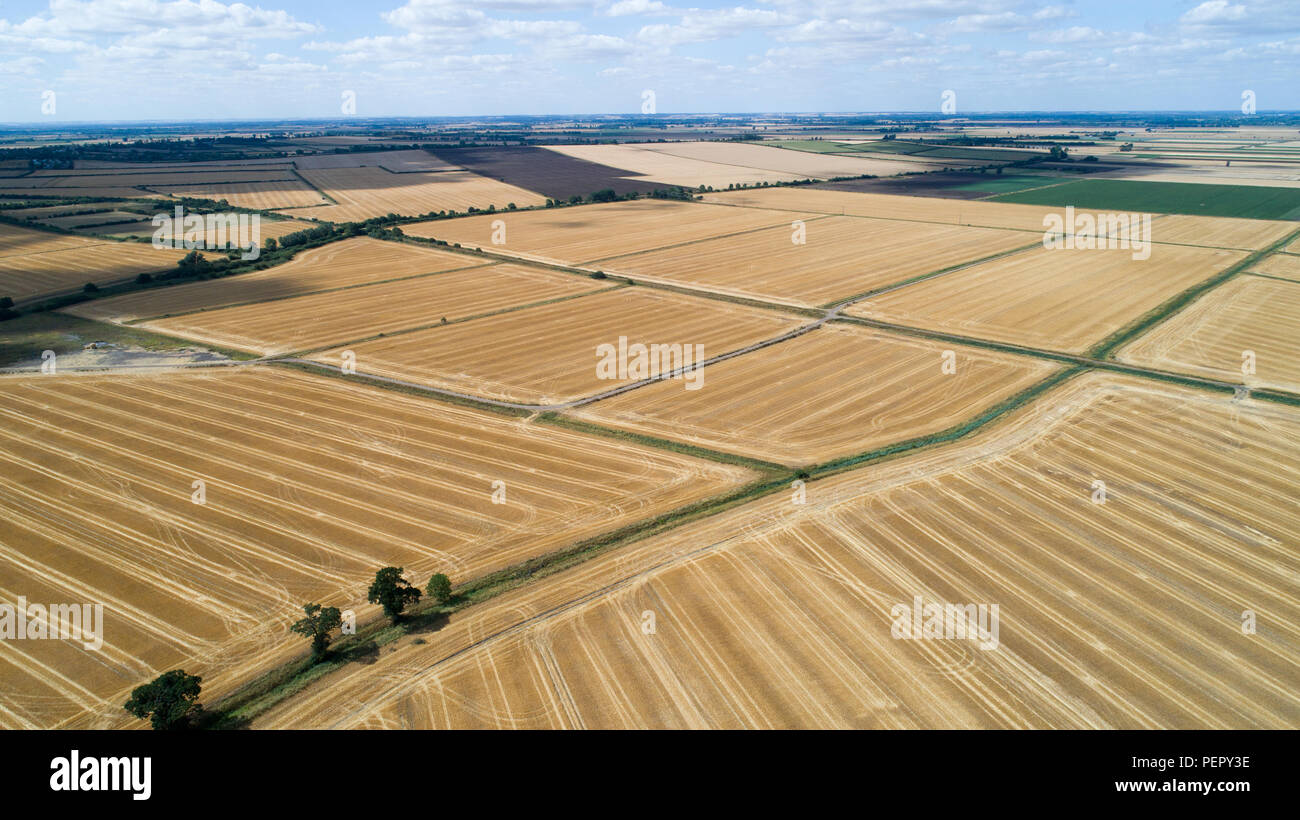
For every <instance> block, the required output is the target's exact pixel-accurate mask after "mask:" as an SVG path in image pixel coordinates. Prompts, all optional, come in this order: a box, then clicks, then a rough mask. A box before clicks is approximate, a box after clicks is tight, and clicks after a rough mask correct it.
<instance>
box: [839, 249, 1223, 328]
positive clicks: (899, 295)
mask: <svg viewBox="0 0 1300 820" xmlns="http://www.w3.org/2000/svg"><path fill="white" fill-rule="evenodd" d="M1245 257H1246V253H1245V252H1244V251H1234V250H1220V249H1215V248H1194V247H1188V246H1184V245H1154V246H1152V248H1151V256H1150V258H1149V259H1145V260H1144V259H1134V258H1133V251H1131V250H1123V249H1118V248H1116V249H1097V250H1086V249H1083V250H1076V249H1066V248H1057V249H1050V250H1049V249H1046V248H1038V249H1035V250H1031V251H1026V252H1025V253H1019V254H1014V255H1011V256H1008V257H1004V258H1002V259H995V260H993V261H990V262H985V263H983V264H980V265H975V266H974V267H970V268H966V269H964V270H959V271H955V272H953V273H950V274H945V275H943V276H938V277H935V278H933V279H927V280H925V281H923V282H918V283H916V284H913V285H908V286H907V287H904V288H900V289H898V290H893V291H889V292H888V293H883V294H880V295H878V296H873V297H871V298H870V299H868V300H867V301H864V302H857V303H855V304H853V305H851V306H850V307H849V308H847V309H846V310H845V312H846V313H847V314H850V315H853V316H862V317H865V318H868V319H877V320H881V321H885V322H891V323H894V324H901V325H909V326H913V327H920V328H925V329H928V330H938V331H944V332H949V333H955V334H959V335H963V336H970V337H976V338H981V339H991V340H994V341H999V342H1009V343H1012V344H1019V345H1026V346H1029V347H1037V348H1042V349H1046V350H1056V351H1062V352H1066V353H1083V352H1085V351H1086V350H1087V349H1088V348H1089V347H1091V346H1092V345H1094V344H1096V343H1097V342H1100V341H1101V340H1103V339H1104V338H1106V336H1108V335H1109V334H1111V333H1113V332H1115V331H1117V330H1120V329H1122V328H1123V327H1125V326H1126V325H1127V324H1129V323H1130V322H1133V321H1135V320H1137V319H1138V318H1140V317H1141V316H1142V315H1143V314H1145V313H1146V312H1147V311H1149V310H1152V309H1154V308H1156V307H1158V306H1159V305H1160V304H1162V303H1163V302H1165V301H1166V300H1168V299H1169V298H1171V297H1173V296H1176V295H1177V294H1178V293H1180V292H1182V291H1183V290H1186V289H1187V288H1189V287H1191V286H1192V285H1195V284H1197V283H1198V282H1202V281H1204V280H1206V279H1208V278H1210V277H1211V276H1213V275H1214V274H1215V273H1217V272H1219V271H1221V270H1223V269H1225V268H1227V267H1229V266H1231V265H1233V264H1235V263H1237V262H1239V261H1241V260H1242V259H1244V258H1245Z"/></svg>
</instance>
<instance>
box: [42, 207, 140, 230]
mask: <svg viewBox="0 0 1300 820" xmlns="http://www.w3.org/2000/svg"><path fill="white" fill-rule="evenodd" d="M143 216H144V214H142V213H141V212H140V211H101V212H99V213H96V214H76V215H73V216H54V217H49V218H46V219H42V220H41V221H40V223H39V224H41V225H51V226H53V227H55V228H82V227H85V226H87V225H110V224H112V223H114V222H128V221H134V220H138V219H140V218H142V217H143Z"/></svg>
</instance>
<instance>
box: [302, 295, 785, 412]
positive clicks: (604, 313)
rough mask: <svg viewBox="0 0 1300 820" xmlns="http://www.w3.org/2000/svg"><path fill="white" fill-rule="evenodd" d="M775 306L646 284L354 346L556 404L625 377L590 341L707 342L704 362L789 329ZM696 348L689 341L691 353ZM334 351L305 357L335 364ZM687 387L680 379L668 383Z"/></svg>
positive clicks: (423, 378)
mask: <svg viewBox="0 0 1300 820" xmlns="http://www.w3.org/2000/svg"><path fill="white" fill-rule="evenodd" d="M802 321H803V320H802V319H800V318H799V317H796V316H790V315H786V314H782V313H777V312H775V311H768V310H760V309H757V308H750V307H744V306H741V305H734V304H728V303H725V302H717V301H710V300H706V299H697V298H694V297H690V296H681V295H678V294H674V293H665V292H662V291H651V290H648V289H646V288H620V289H618V290H613V291H606V292H603V293H595V294H592V295H590V296H584V297H582V298H580V299H573V300H570V301H566V302H561V303H558V304H553V305H542V306H538V307H531V308H528V309H526V310H520V311H516V312H514V313H508V314H504V315H501V316H491V317H488V318H485V319H477V320H475V321H472V322H465V323H463V324H455V325H450V326H447V327H435V328H430V329H428V330H419V331H415V332H413V333H404V334H402V335H400V336H394V337H392V338H387V339H377V340H374V341H370V342H365V343H363V344H358V345H352V346H350V349H351V350H353V351H354V352H355V354H356V368H357V371H358V372H359V373H369V374H375V375H380V376H388V377H391V378H397V379H404V380H409V381H413V382H419V383H421V384H427V385H432V386H434V387H440V388H444V389H447V390H454V391H458V392H464V393H469V394H473V395H477V396H485V397H488V398H492V399H500V400H505V401H511V402H519V403H532V404H555V403H560V402H566V401H572V400H574V399H579V398H582V397H584V396H589V395H594V394H596V393H601V392H604V391H606V390H611V389H613V388H616V387H618V386H620V385H622V384H626V383H628V382H629V381H631V380H630V379H601V378H597V374H596V365H597V361H598V359H597V355H596V350H597V347H598V346H600V345H602V344H610V345H617V344H618V340H619V337H620V336H625V337H627V340H628V344H645V345H651V344H662V345H671V344H680V345H683V346H684V345H688V344H689V345H697V344H700V345H704V357H705V358H706V359H708V358H712V357H713V356H718V355H721V354H723V353H726V352H729V351H732V350H737V349H739V348H743V347H746V346H748V345H751V344H755V343H756V342H760V341H763V340H764V339H769V338H772V337H774V336H778V335H780V334H781V333H784V332H787V331H790V330H793V329H794V328H796V327H798V326H799V324H800V323H801V322H802ZM693 349H694V348H692V350H693ZM339 354H340V351H338V350H333V351H326V352H324V353H319V354H316V355H314V356H312V358H313V359H316V360H318V361H322V362H326V363H329V364H335V365H337V364H339V363H340V359H339ZM672 383H673V384H675V385H676V386H677V389H679V390H684V389H685V384H684V382H683V380H681V379H677V380H673V382H672Z"/></svg>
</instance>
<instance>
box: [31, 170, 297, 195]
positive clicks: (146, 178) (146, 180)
mask: <svg viewBox="0 0 1300 820" xmlns="http://www.w3.org/2000/svg"><path fill="white" fill-rule="evenodd" d="M28 179H35V178H33V177H28ZM46 179H48V180H49V181H48V182H46V183H44V187H46V188H49V189H51V193H61V191H60V190H59V189H62V188H88V187H93V186H100V185H104V186H125V187H130V188H136V187H141V186H155V185H188V186H203V185H221V184H230V183H267V182H274V181H277V180H287V179H291V177H290V172H289V171H287V170H280V169H276V168H272V169H268V170H263V169H261V168H236V169H226V170H220V171H174V170H168V171H137V172H133V173H101V174H92V175H89V176H62V177H46Z"/></svg>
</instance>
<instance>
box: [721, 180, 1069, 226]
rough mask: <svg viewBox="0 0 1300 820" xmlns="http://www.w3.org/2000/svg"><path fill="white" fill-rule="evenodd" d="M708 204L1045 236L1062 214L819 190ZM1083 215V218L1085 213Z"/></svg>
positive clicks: (732, 195)
mask: <svg viewBox="0 0 1300 820" xmlns="http://www.w3.org/2000/svg"><path fill="white" fill-rule="evenodd" d="M704 201H705V202H716V203H719V204H725V205H739V206H744V207H749V208H779V209H783V210H794V211H811V212H814V213H822V214H843V215H846V216H871V217H876V218H878V219H898V220H910V221H917V222H943V223H946V224H951V225H975V226H981V227H986V228H1010V229H1016V230H1022V231H1034V232H1037V233H1040V234H1041V233H1042V231H1043V230H1044V225H1043V217H1044V216H1045V215H1046V214H1050V213H1055V214H1060V213H1061V212H1062V209H1060V208H1045V207H1042V206H1040V205H1018V204H1015V203H1007V202H978V201H971V200H962V199H942V198H939V197H924V196H893V195H890V194H867V193H858V192H854V191H833V190H823V189H820V188H764V189H759V190H750V191H720V192H718V193H712V194H705V195H704ZM1079 213H1084V211H1083V210H1080V211H1079Z"/></svg>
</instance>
